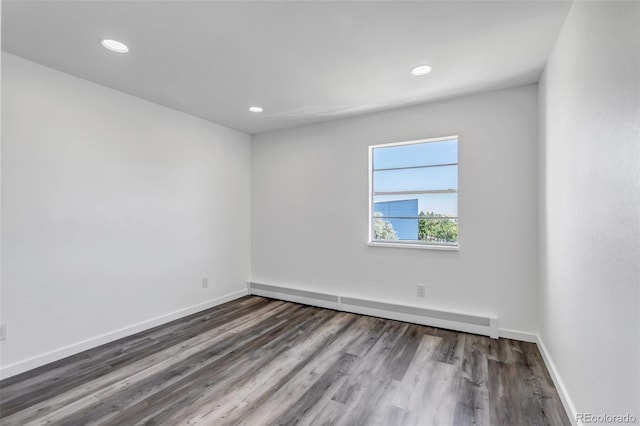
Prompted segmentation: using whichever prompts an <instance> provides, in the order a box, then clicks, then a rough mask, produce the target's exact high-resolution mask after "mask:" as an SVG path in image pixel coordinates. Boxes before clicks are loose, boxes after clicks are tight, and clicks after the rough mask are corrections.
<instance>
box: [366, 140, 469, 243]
mask: <svg viewBox="0 0 640 426" xmlns="http://www.w3.org/2000/svg"><path fill="white" fill-rule="evenodd" d="M451 139H456V140H457V141H458V149H459V148H460V138H459V137H458V135H451V136H442V137H437V138H428V139H417V140H413V141H404V142H392V143H385V144H377V145H369V215H368V217H367V224H368V226H367V228H368V229H369V231H368V232H369V237H368V239H367V245H368V246H370V247H396V248H411V249H428V250H453V251H458V250H460V210H459V208H458V215H457V216H456V219H457V221H458V242H457V244H456V245H438V244H430V243H427V242H420V241H401V240H398V241H397V242H396V241H393V240H389V241H376V240H374V239H373V198H374V195H392V194H393V195H395V194H397V195H401V194H403V193H406V194H451V193H455V194H456V197H457V199H458V201H459V199H460V197H459V194H460V183H459V182H458V188H456V189H452V188H451V189H439V190H430V191H397V192H385V193H374V192H373V172H374V170H373V150H374V149H376V148H388V147H391V146H401V145H417V144H422V143H430V142H442V141H446V140H451ZM459 154H460V153H459V152H458V162H457V163H443V164H437V166H446V165H457V166H458V169H457V172H458V174H459V172H460V155H459ZM406 168H407V169H411V168H415V167H406ZM400 169H402V168H398V170H400Z"/></svg>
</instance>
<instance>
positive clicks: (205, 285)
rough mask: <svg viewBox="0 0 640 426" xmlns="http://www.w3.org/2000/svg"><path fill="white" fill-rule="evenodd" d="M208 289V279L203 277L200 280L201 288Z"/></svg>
mask: <svg viewBox="0 0 640 426" xmlns="http://www.w3.org/2000/svg"><path fill="white" fill-rule="evenodd" d="M207 287H209V278H207V277H204V278H202V288H207Z"/></svg>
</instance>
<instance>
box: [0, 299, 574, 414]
mask: <svg viewBox="0 0 640 426" xmlns="http://www.w3.org/2000/svg"><path fill="white" fill-rule="evenodd" d="M0 424H2V425H32V424H33V425H40V424H61V425H93V424H108V425H185V424H198V425H214V424H215V425H218V424H220V425H224V424H244V425H267V424H283V425H289V424H318V425H322V424H332V425H333V424H335V425H421V426H436V425H461V426H469V425H509V426H520V425H536V426H538V425H554V426H555V425H570V422H569V420H568V418H567V417H566V415H565V414H564V411H563V409H562V405H561V403H560V400H559V397H558V394H557V392H556V390H555V388H554V387H553V383H552V381H551V378H550V376H549V374H548V372H547V370H546V368H545V366H544V364H543V362H542V358H541V356H540V353H539V352H538V349H537V347H536V346H535V345H534V344H531V343H524V342H519V341H515V340H509V339H500V340H493V339H489V338H487V337H482V336H476V335H471V334H464V333H457V332H453V331H448V330H442V329H436V328H431V327H425V326H420V325H415V324H408V323H403V322H399V321H391V320H384V319H379V318H373V317H367V316H362V315H356V314H349V313H343V312H336V311H332V310H327V309H321V308H314V307H310V306H304V305H299V304H295V303H288V302H282V301H276V300H271V299H266V298H262V297H255V296H248V297H244V298H242V299H238V300H235V301H233V302H229V303H227V304H224V305H221V306H218V307H215V308H213V309H210V310H207V311H204V312H200V313H198V314H195V315H191V316H189V317H186V318H182V319H180V320H177V321H174V322H171V323H169V324H165V325H162V326H160V327H156V328H154V329H152V330H148V331H145V332H142V333H139V334H136V335H133V336H130V337H127V338H124V339H121V340H118V341H115V342H112V343H109V344H106V345H103V346H101V347H98V348H95V349H92V350H89V351H86V352H83V353H80V354H78V355H74V356H72V357H69V358H66V359H64V360H61V361H58V362H56V363H53V364H49V365H47V366H44V367H41V368H38V369H36V370H32V371H29V372H26V373H24V374H21V375H18V376H14V377H11V378H8V379H6V380H4V381H2V382H0Z"/></svg>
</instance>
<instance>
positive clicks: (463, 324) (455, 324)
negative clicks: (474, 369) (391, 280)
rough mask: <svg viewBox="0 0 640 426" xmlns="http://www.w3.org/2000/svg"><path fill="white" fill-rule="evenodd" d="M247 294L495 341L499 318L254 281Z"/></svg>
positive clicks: (497, 335)
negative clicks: (473, 334)
mask: <svg viewBox="0 0 640 426" xmlns="http://www.w3.org/2000/svg"><path fill="white" fill-rule="evenodd" d="M249 292H250V293H251V294H255V295H257V296H264V297H270V298H273V299H279V300H287V301H290V302H296V303H303V304H307V305H311V306H318V307H321V308H329V309H335V310H338V311H343V312H352V313H357V314H362V315H371V316H375V317H380V318H387V319H393V320H397V321H406V322H412V323H415V324H422V325H428V326H432V327H440V328H446V329H449V330H456V331H462V332H465V333H475V334H481V335H484V336H489V337H492V338H494V339H497V338H498V337H499V329H498V318H495V317H485V316H478V315H475V314H467V313H462V312H452V311H442V310H437V309H433V308H426V307H420V306H410V305H400V304H395V303H388V302H382V301H378V300H371V299H361V298H352V297H349V296H346V295H338V294H329V293H320V292H315V291H312V290H305V289H299V288H294V287H284V286H275V285H271V284H262V283H254V282H250V283H249Z"/></svg>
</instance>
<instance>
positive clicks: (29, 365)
mask: <svg viewBox="0 0 640 426" xmlns="http://www.w3.org/2000/svg"><path fill="white" fill-rule="evenodd" d="M247 294H249V292H248V290H246V289H245V290H240V291H236V292H233V293H230V294H227V295H224V296H221V297H218V298H216V299H212V300H208V301H206V302H202V303H198V304H197V305H192V306H189V307H186V308H183V309H179V310H177V311H173V312H169V313H167V314H163V315H160V316H157V317H154V318H150V319H148V320H144V321H141V322H138V323H136V324H132V325H129V326H126V327H123V328H120V329H118V330H114V331H110V332H108V333H105V334H101V335H99V336H95V337H91V338H89V339H86V340H82V341H80V342H77V343H73V344H71V345H67V346H63V347H61V348H59V349H55V350H53V351H50V352H45V353H43V354H40V355H36V356H33V357H30V358H27V359H24V360H22V361H18V362H14V363H13V364H9V365H3V366H2V367H0V378H2V379H6V378H7V377H11V376H15V375H16V374H20V373H23V372H25V371H28V370H32V369H34V368H37V367H40V366H43V365H46V364H49V363H51V362H54V361H58V360H60V359H62V358H66V357H68V356H71V355H75V354H77V353H80V352H82V351H86V350H88V349H92V348H95V347H98V346H100V345H103V344H105V343H109V342H113V341H114V340H118V339H121V338H123V337H127V336H131V335H132V334H135V333H139V332H141V331H144V330H148V329H150V328H153V327H156V326H158V325H162V324H165V323H168V322H170V321H173V320H176V319H179V318H182V317H185V316H187V315H191V314H195V313H197V312H200V311H204V310H206V309H209V308H213V307H214V306H218V305H221V304H223V303H226V302H230V301H232V300H235V299H238V298H240V297H242V296H246V295H247Z"/></svg>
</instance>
